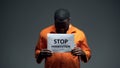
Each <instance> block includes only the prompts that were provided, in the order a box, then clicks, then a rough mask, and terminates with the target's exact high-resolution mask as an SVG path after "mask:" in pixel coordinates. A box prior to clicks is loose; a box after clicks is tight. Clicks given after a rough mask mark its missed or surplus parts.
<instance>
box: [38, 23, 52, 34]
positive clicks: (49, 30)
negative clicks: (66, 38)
mask: <svg viewBox="0 0 120 68" xmlns="http://www.w3.org/2000/svg"><path fill="white" fill-rule="evenodd" d="M53 30H54V25H50V26H48V27H46V28H44V29H42V30H41V31H40V34H47V33H50V32H51V31H53Z"/></svg>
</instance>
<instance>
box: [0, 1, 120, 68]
mask: <svg viewBox="0 0 120 68" xmlns="http://www.w3.org/2000/svg"><path fill="white" fill-rule="evenodd" d="M58 8H66V9H68V10H69V11H70V13H71V19H72V20H71V22H72V24H73V25H74V26H76V27H78V28H80V29H82V30H83V31H84V32H85V34H86V36H87V40H88V44H89V47H90V48H91V50H92V58H91V59H90V61H89V62H88V63H83V62H82V63H81V68H119V67H120V63H119V62H120V53H119V48H120V44H119V38H120V36H119V35H120V30H119V29H120V27H119V25H120V1H119V0H71V1H70V0H33V1H32V0H0V68H44V61H43V62H42V63H41V64H37V63H36V61H35V58H34V49H35V45H36V43H37V40H38V36H39V32H40V30H42V29H43V28H45V27H47V26H49V25H51V24H53V22H54V19H53V15H54V11H55V10H56V9H58Z"/></svg>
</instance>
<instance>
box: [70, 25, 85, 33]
mask: <svg viewBox="0 0 120 68" xmlns="http://www.w3.org/2000/svg"><path fill="white" fill-rule="evenodd" d="M72 28H73V29H74V30H75V31H76V32H77V33H82V34H84V31H83V30H82V29H81V28H78V27H76V26H72Z"/></svg>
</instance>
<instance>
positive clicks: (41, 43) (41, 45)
mask: <svg viewBox="0 0 120 68" xmlns="http://www.w3.org/2000/svg"><path fill="white" fill-rule="evenodd" d="M46 47H47V45H46V40H45V39H44V38H43V37H42V36H41V35H40V37H39V40H38V43H37V45H36V48H35V58H36V61H37V63H41V61H42V60H43V59H44V58H46V57H50V56H51V55H52V53H51V51H50V50H47V49H46Z"/></svg>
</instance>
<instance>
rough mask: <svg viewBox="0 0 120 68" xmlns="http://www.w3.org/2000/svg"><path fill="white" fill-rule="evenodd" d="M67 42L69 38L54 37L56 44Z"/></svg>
mask: <svg viewBox="0 0 120 68" xmlns="http://www.w3.org/2000/svg"><path fill="white" fill-rule="evenodd" d="M67 42H68V40H67V39H54V44H66V43H67Z"/></svg>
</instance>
